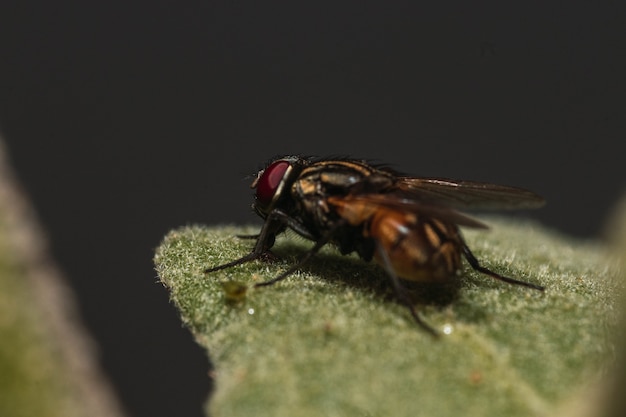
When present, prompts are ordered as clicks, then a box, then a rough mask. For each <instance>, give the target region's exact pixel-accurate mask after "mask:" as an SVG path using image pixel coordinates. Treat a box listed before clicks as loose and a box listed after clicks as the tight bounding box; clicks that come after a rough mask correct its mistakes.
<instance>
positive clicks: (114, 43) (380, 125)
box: [0, 0, 626, 417]
mask: <svg viewBox="0 0 626 417" xmlns="http://www.w3.org/2000/svg"><path fill="white" fill-rule="evenodd" d="M92 3H93V2H89V4H87V2H81V1H75V2H72V1H66V0H60V1H54V2H51V1H38V2H37V1H31V2H2V5H1V6H0V53H1V55H0V71H1V74H0V129H2V132H3V133H4V135H5V137H6V139H7V141H8V144H9V151H10V153H11V154H12V157H13V162H14V164H15V166H16V169H17V171H18V173H19V175H20V177H21V180H22V182H23V184H24V186H25V188H26V190H27V191H28V193H29V194H30V196H31V198H32V200H33V201H34V203H35V205H36V208H37V210H38V212H39V214H40V216H41V219H42V220H43V223H44V225H45V227H46V229H47V231H48V232H49V233H50V239H51V243H52V245H53V250H54V255H55V256H56V258H57V259H58V261H59V262H60V264H61V266H62V268H63V269H64V270H65V272H66V273H67V275H68V277H69V279H70V280H71V283H72V285H73V287H74V288H75V290H76V291H77V293H78V295H79V297H80V303H81V309H82V312H83V314H84V317H85V320H86V322H87V324H88V326H89V328H90V329H91V331H92V332H93V334H94V335H95V337H96V338H97V340H98V342H99V343H100V345H101V348H102V363H103V365H104V367H105V369H106V371H107V372H108V373H109V375H110V376H111V378H112V379H113V381H114V383H115V385H116V388H117V390H118V393H119V394H120V396H121V398H122V400H123V401H124V404H125V405H126V407H127V409H128V410H129V411H130V413H131V414H132V415H133V416H155V417H158V416H170V415H181V416H183V415H184V416H199V415H201V405H202V402H203V400H204V398H205V396H206V393H207V391H208V390H209V386H210V383H209V379H208V377H207V370H208V365H207V361H206V358H205V357H204V354H203V352H202V351H201V350H200V349H199V348H198V347H196V346H195V344H194V343H193V341H192V339H191V337H190V335H189V334H188V332H187V331H186V330H185V329H182V328H181V326H180V324H179V321H178V318H177V314H176V312H175V311H174V309H173V308H172V306H171V305H169V303H168V295H167V293H166V291H165V290H164V289H163V288H162V287H161V286H160V285H159V284H157V283H156V277H155V273H154V271H153V270H152V263H151V258H152V254H153V249H154V248H155V247H156V246H157V245H158V243H159V241H160V239H161V237H162V236H163V235H164V234H165V233H166V232H167V231H168V230H169V229H170V228H173V227H176V226H180V225H184V224H189V223H202V224H216V223H224V222H237V223H241V222H246V223H250V222H256V221H257V219H256V218H255V217H254V215H253V214H252V213H251V211H250V209H249V205H250V203H251V198H250V190H249V189H248V183H249V180H245V179H244V176H245V175H247V174H249V173H253V172H255V171H256V169H257V168H258V167H259V165H260V164H261V163H263V162H264V161H265V160H266V159H268V158H269V157H271V156H273V155H276V154H283V153H304V154H318V155H327V154H347V155H355V156H360V157H367V158H375V159H378V160H380V161H386V162H391V163H393V164H395V166H396V167H397V168H399V169H402V170H404V171H408V172H411V173H414V174H417V175H424V176H447V177H458V178H465V179H474V180H483V181H490V182H498V183H505V184H511V185H518V186H524V187H527V188H530V189H532V190H535V191H537V192H538V193H540V194H542V195H544V196H545V197H546V198H547V200H548V202H549V203H548V205H547V206H546V207H545V208H544V209H542V210H540V211H537V212H532V213H528V215H529V216H532V217H534V218H535V219H538V220H539V221H541V222H543V223H545V224H546V225H548V226H549V227H551V228H555V229H557V230H560V231H562V232H564V233H567V234H570V235H574V236H577V237H597V236H599V234H600V231H601V230H602V225H603V221H604V219H605V216H606V215H607V214H608V213H609V210H610V207H611V206H612V204H614V202H615V201H616V200H617V198H618V196H619V195H620V194H621V192H622V191H623V190H624V185H625V181H624V180H625V178H626V175H624V172H625V170H624V164H623V159H624V158H623V153H621V152H618V149H619V147H620V144H621V145H623V143H624V133H625V132H626V118H625V111H626V102H625V97H626V85H625V81H624V79H625V78H624V74H626V65H625V63H624V59H623V58H624V54H625V51H626V41H625V35H624V28H625V27H626V18H625V16H626V15H625V14H624V11H625V10H624V3H623V2H620V1H613V2H607V1H605V2H586V1H570V2H566V3H562V2H557V1H543V2H527V1H524V2H515V3H513V4H512V3H511V2H496V1H493V2H488V1H472V2H465V1H454V2H444V3H441V4H433V3H434V2H428V4H422V3H423V2H415V1H407V2H400V1H391V2H367V1H366V2H363V1H355V2H333V3H332V5H324V4H323V3H320V2H309V3H310V4H309V5H303V4H301V3H302V2H292V1H285V2H278V1H263V2H257V1H240V2H226V1H220V2H211V1H208V0H205V1H189V2H184V3H182V2H173V1H136V2H122V1H107V2H99V3H101V4H92ZM561 4H563V5H564V6H566V7H561Z"/></svg>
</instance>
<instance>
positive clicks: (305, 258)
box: [254, 221, 345, 287]
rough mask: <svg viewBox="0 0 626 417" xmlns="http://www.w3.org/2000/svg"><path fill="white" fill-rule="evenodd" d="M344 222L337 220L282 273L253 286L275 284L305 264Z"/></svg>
mask: <svg viewBox="0 0 626 417" xmlns="http://www.w3.org/2000/svg"><path fill="white" fill-rule="evenodd" d="M344 224H345V223H344V222H343V221H338V222H337V223H336V224H335V225H334V226H333V227H332V228H331V229H330V230H329V231H328V232H327V233H325V234H324V236H322V237H321V238H320V239H318V240H317V241H316V242H315V245H314V246H313V247H312V248H311V249H310V250H309V251H308V252H306V253H305V254H304V255H303V256H302V257H301V258H300V259H299V260H298V262H297V263H296V264H294V265H292V266H291V267H290V268H288V269H287V270H286V271H284V272H283V273H282V274H280V275H278V276H276V277H274V278H272V279H270V280H267V281H263V282H259V283H257V284H254V286H255V287H266V286H268V285H272V284H275V283H277V282H278V281H282V280H283V279H285V278H287V277H288V276H289V275H291V274H293V273H294V272H295V271H297V270H298V269H300V268H301V267H302V266H303V265H304V264H306V263H307V262H308V261H309V260H310V259H311V258H312V257H313V255H315V254H316V253H317V252H319V251H320V249H322V247H324V245H326V244H327V243H328V242H330V239H332V237H333V235H334V234H335V231H337V229H339V228H340V227H341V226H343V225H344Z"/></svg>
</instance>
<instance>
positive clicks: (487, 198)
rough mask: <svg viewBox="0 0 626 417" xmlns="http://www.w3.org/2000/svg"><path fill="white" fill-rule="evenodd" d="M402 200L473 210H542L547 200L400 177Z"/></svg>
mask: <svg viewBox="0 0 626 417" xmlns="http://www.w3.org/2000/svg"><path fill="white" fill-rule="evenodd" d="M396 184H397V190H396V191H394V192H393V194H396V195H397V196H399V197H400V198H403V199H407V200H416V201H419V202H423V203H426V204H432V205H435V206H437V205H442V206H448V207H453V208H461V209H462V208H473V209H530V208H537V207H541V206H542V205H544V204H545V200H544V199H543V198H542V197H540V196H539V195H537V194H535V193H533V192H532V191H528V190H525V189H523V188H517V187H509V186H506V185H496V184H489V183H484V182H476V181H459V180H452V179H445V178H416V177H403V176H401V177H398V180H397V183H396Z"/></svg>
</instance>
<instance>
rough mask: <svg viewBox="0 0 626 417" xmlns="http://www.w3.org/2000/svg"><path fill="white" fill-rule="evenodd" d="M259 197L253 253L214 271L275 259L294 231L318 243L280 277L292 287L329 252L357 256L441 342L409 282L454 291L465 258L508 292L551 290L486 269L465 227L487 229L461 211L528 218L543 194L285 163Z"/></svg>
mask: <svg viewBox="0 0 626 417" xmlns="http://www.w3.org/2000/svg"><path fill="white" fill-rule="evenodd" d="M251 188H253V189H255V199H254V204H253V205H252V208H253V209H254V211H255V212H256V213H257V214H258V215H259V216H260V217H261V218H263V219H264V223H263V226H262V227H261V230H260V232H259V234H258V235H255V236H253V237H254V238H255V239H256V243H255V245H254V248H253V249H252V251H251V252H250V253H249V254H247V255H245V256H243V257H242V258H239V259H236V260H233V261H231V262H228V263H226V264H223V265H219V266H215V267H212V268H208V269H206V271H205V272H206V273H209V272H214V271H218V270H221V269H225V268H230V267H233V266H235V265H239V264H243V263H246V262H250V261H252V260H255V259H259V258H261V257H264V256H268V255H271V253H270V249H271V248H272V246H273V245H274V242H275V239H276V236H277V235H279V234H280V233H283V232H284V231H285V230H287V229H291V230H293V231H294V232H296V233H298V234H299V235H301V236H303V237H304V238H306V239H308V240H311V241H313V242H315V243H314V245H313V247H312V248H311V249H310V250H309V251H307V252H306V253H304V254H303V255H302V256H301V258H300V259H299V260H298V262H296V263H295V264H294V265H292V266H291V267H290V268H288V269H287V270H285V271H284V272H283V273H281V274H279V275H278V276H276V277H274V278H272V279H270V280H268V281H264V282H260V283H257V284H255V287H263V286H268V285H272V284H275V283H276V282H278V281H281V280H283V279H285V278H286V277H287V276H289V275H290V274H292V273H293V272H294V271H296V270H297V269H299V268H300V267H302V266H303V265H304V264H305V263H307V262H308V261H309V260H310V259H311V258H312V257H313V256H314V255H315V254H316V253H317V252H318V251H319V250H320V249H321V248H322V247H323V246H325V245H327V244H332V245H334V246H336V247H337V248H338V249H339V251H340V252H341V253H342V254H344V255H345V254H349V253H352V252H356V253H357V254H358V255H359V257H360V258H361V259H363V260H364V261H371V260H375V261H376V262H377V263H378V264H380V265H381V266H382V267H383V268H384V269H385V271H386V272H387V275H388V276H389V278H390V281H391V283H392V286H393V289H394V292H395V295H396V297H397V299H398V300H399V301H400V302H401V303H403V304H405V305H406V306H407V308H408V309H409V311H410V313H411V316H412V317H413V319H414V320H415V321H416V322H417V323H418V324H419V325H420V326H421V327H423V328H424V329H425V330H427V331H428V332H430V333H432V334H435V335H436V332H435V330H434V329H433V328H432V327H430V326H429V325H428V324H426V323H425V322H424V321H423V320H422V319H421V317H420V316H419V315H418V314H417V311H416V310H415V308H414V306H413V303H412V302H411V300H410V298H409V296H408V292H407V290H406V288H405V287H404V285H403V284H402V281H403V280H406V281H416V282H446V281H449V280H450V279H453V278H454V277H456V276H457V275H458V272H459V270H460V268H461V263H462V259H463V258H464V259H465V260H466V261H467V262H468V263H469V264H470V266H471V267H472V268H473V269H475V270H476V271H479V272H481V273H483V274H485V275H488V276H490V277H492V278H495V279H498V280H500V281H504V282H507V283H509V284H514V285H520V286H524V287H528V288H532V289H534V290H538V291H543V290H544V287H542V286H541V285H538V284H534V283H531V282H526V281H520V280H517V279H514V278H510V277H506V276H503V275H500V274H498V273H496V272H494V271H491V270H489V269H487V268H485V267H484V266H482V265H481V264H480V262H479V261H478V260H477V258H476V257H475V256H474V254H473V253H472V252H471V251H470V249H469V247H468V246H467V244H466V243H465V240H464V239H463V236H462V235H461V232H460V230H459V227H460V226H463V227H471V228H483V229H484V228H487V226H486V225H485V224H484V223H482V222H481V221H479V220H476V219H474V218H472V217H470V216H468V215H466V214H463V213H462V212H460V211H458V210H459V209H528V208H536V207H539V206H542V205H543V204H544V199H543V198H541V197H540V196H538V195H537V194H535V193H533V192H531V191H528V190H525V189H522V188H516V187H509V186H503V185H496V184H488V183H482V182H475V181H458V180H451V179H443V178H421V177H412V176H408V175H405V174H402V173H400V172H397V171H395V170H393V169H391V168H389V167H387V166H382V165H373V164H370V163H368V162H366V161H362V160H356V159H347V158H346V159H321V158H305V157H300V156H285V157H280V158H277V159H275V160H273V161H271V162H270V163H269V164H268V165H267V166H266V167H265V168H264V169H262V170H260V171H259V172H258V173H257V175H256V178H255V179H254V181H253V182H252V185H251Z"/></svg>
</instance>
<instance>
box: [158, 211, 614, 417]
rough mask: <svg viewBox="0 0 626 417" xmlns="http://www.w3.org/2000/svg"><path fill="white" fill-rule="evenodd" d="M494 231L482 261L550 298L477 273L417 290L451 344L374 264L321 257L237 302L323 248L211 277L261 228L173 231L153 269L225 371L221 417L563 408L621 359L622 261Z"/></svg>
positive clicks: (219, 389)
mask: <svg viewBox="0 0 626 417" xmlns="http://www.w3.org/2000/svg"><path fill="white" fill-rule="evenodd" d="M488 221H489V222H490V223H491V225H492V226H493V228H492V230H491V231H487V232H485V231H469V230H468V231H466V232H465V236H466V239H467V242H468V245H469V246H470V248H472V250H473V252H474V254H475V255H476V256H477V258H478V259H479V260H480V261H481V263H482V264H483V265H484V266H486V267H488V268H491V269H493V270H495V271H497V272H499V273H502V274H504V275H507V276H511V277H515V278H518V279H523V280H526V281H531V282H535V283H539V284H541V285H545V286H546V291H545V293H540V292H539V291H536V290H532V289H528V288H522V287H518V286H513V285H508V284H506V283H503V282H500V281H496V280H494V279H492V278H490V277H487V276H484V275H481V274H479V273H477V272H475V271H473V270H471V268H470V267H469V266H468V267H467V268H465V269H464V271H463V273H462V275H461V277H460V278H459V285H458V287H450V288H446V289H444V290H442V291H436V292H434V293H433V292H431V290H429V289H424V288H422V287H420V286H418V287H417V289H416V291H417V292H418V293H419V294H421V296H420V297H419V298H420V299H421V300H422V301H428V300H429V297H430V296H432V299H433V300H434V301H433V302H426V303H423V304H421V305H419V306H418V310H419V311H420V314H421V316H422V317H423V319H424V320H425V321H426V322H427V323H429V324H430V325H431V326H433V327H434V328H436V329H437V330H438V332H440V333H441V334H442V337H440V338H433V337H431V336H430V335H429V334H428V333H426V332H425V331H424V330H423V329H421V328H420V327H419V326H417V325H416V324H415V323H414V321H413V320H412V318H411V316H410V313H409V312H408V310H407V309H406V307H404V306H402V305H401V304H399V303H398V302H397V301H395V300H394V297H393V296H392V291H391V289H390V286H389V283H388V278H387V277H386V275H385V273H384V271H383V270H382V269H381V268H380V267H378V266H376V265H375V264H373V263H365V262H363V261H361V260H359V259H357V258H356V257H353V256H352V257H346V256H340V255H339V254H338V253H337V252H336V251H334V250H333V249H332V248H329V249H326V248H325V249H324V250H323V251H322V252H321V253H320V254H319V255H318V256H316V257H315V258H314V259H313V260H312V261H311V262H310V263H309V264H307V265H306V266H305V267H303V268H302V270H301V271H299V272H297V273H295V274H293V275H292V276H290V277H288V278H287V279H285V280H284V281H281V282H279V283H277V284H275V285H273V286H269V287H263V288H257V289H252V288H250V289H248V291H247V292H245V294H244V295H243V296H241V293H240V291H241V288H242V287H241V286H240V285H238V284H237V283H247V284H253V283H255V282H261V281H264V280H267V279H270V278H272V277H274V276H276V275H277V274H279V273H280V272H281V271H283V270H284V269H285V268H287V267H288V266H289V265H292V264H293V262H294V261H295V260H296V259H297V257H298V256H300V255H301V254H303V253H304V252H305V251H306V250H307V248H310V247H311V243H310V242H306V241H304V240H303V239H301V238H298V237H296V236H294V235H293V234H286V235H285V236H284V237H281V238H279V239H278V241H277V244H276V246H275V253H276V254H278V255H279V256H280V257H281V259H282V260H281V261H278V262H267V261H265V262H264V261H254V262H250V263H248V264H244V265H240V266H236V267H233V268H229V269H225V270H221V271H217V272H214V273H211V274H204V270H205V269H206V268H208V267H212V266H216V265H220V264H223V263H225V262H228V261H231V260H233V259H236V258H239V257H241V256H243V255H245V254H246V253H248V252H249V251H250V249H251V246H252V242H253V241H250V240H244V239H239V238H237V237H235V235H237V234H253V233H255V232H256V231H258V230H256V229H255V228H250V227H226V226H224V227H214V228H207V227H200V226H190V227H183V228H180V229H177V230H174V231H172V232H170V233H169V234H168V235H167V236H166V237H165V238H164V240H163V242H162V244H161V245H160V247H159V248H158V249H157V252H156V255H155V265H156V269H157V272H158V275H159V277H160V279H161V281H162V283H163V284H164V285H165V286H166V287H167V288H168V289H169V291H170V294H171V299H172V300H173V302H174V303H175V305H176V306H177V307H178V309H179V310H180V314H181V318H182V320H183V322H184V323H185V324H186V325H187V326H188V327H189V329H190V330H191V332H192V333H193V334H194V336H195V338H196V340H197V341H198V343H200V344H201V345H202V346H204V347H205V348H206V349H207V350H208V353H209V355H210V357H211V359H212V361H213V363H214V364H215V375H216V376H215V379H216V390H215V393H214V395H213V396H212V397H211V399H210V400H209V402H208V406H207V408H208V411H209V412H210V415H212V416H250V415H255V416H273V417H276V416H319V415H324V416H455V417H458V416H460V415H463V416H497V415H506V416H528V415H545V414H549V413H550V412H551V411H553V410H556V409H558V408H559V407H561V406H562V404H563V403H564V402H567V401H569V400H570V399H571V398H572V397H573V396H574V395H575V393H576V392H578V391H579V390H580V389H582V388H583V387H584V386H585V385H586V384H589V383H592V382H595V381H597V380H598V378H600V377H601V376H602V375H603V374H604V372H605V369H607V368H608V367H610V366H611V364H612V357H613V356H614V341H613V338H612V333H613V332H614V331H615V328H616V325H617V319H618V313H617V309H616V305H615V304H616V302H617V300H618V298H619V297H618V293H619V292H620V291H621V284H619V283H618V279H617V276H618V272H617V271H618V267H617V266H616V263H615V262H612V261H611V260H610V257H609V256H608V254H607V252H606V251H605V250H604V248H603V247H602V246H601V245H600V244H598V243H592V242H580V241H572V240H569V239H566V238H564V237H561V236H559V235H557V234H554V233H551V232H548V231H546V230H543V229H542V228H541V227H539V226H537V225H534V224H531V223H525V222H523V223H520V222H517V223H516V222H513V221H506V220H502V219H497V218H495V219H494V218H492V219H488ZM229 281H230V282H231V284H230V287H224V286H223V283H224V282H229ZM232 282H234V283H235V284H232ZM225 288H231V289H230V290H228V289H227V290H226V291H225ZM232 291H235V292H234V293H233V292H232ZM233 294H234V295H236V297H233Z"/></svg>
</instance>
